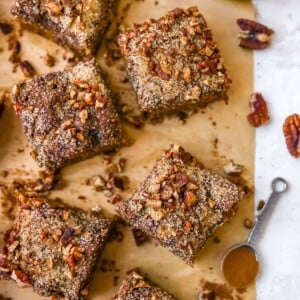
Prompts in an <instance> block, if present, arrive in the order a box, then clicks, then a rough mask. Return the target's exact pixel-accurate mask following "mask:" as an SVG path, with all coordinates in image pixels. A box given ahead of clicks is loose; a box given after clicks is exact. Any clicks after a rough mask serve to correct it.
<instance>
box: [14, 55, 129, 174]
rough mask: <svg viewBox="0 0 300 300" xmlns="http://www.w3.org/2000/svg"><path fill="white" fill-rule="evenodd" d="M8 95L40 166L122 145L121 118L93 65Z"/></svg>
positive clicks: (37, 80)
mask: <svg viewBox="0 0 300 300" xmlns="http://www.w3.org/2000/svg"><path fill="white" fill-rule="evenodd" d="M12 94H13V97H12V98H13V99H12V101H13V105H14V108H15V111H16V113H17V115H18V117H19V118H20V120H21V122H22V125H23V129H24V132H25V135H26V136H27V139H28V141H29V144H30V146H31V147H32V148H33V150H34V154H35V156H36V159H37V161H38V162H39V165H40V166H46V167H48V168H51V169H57V168H60V167H62V166H63V165H65V164H67V163H69V162H72V161H75V160H81V159H84V158H87V157H89V156H92V155H94V154H97V153H99V152H102V151H105V150H110V149H114V148H117V147H120V146H122V144H124V141H123V133H122V129H121V125H120V120H119V117H118V115H117V113H116V111H115V109H114V107H113V104H112V100H111V96H110V92H109V90H108V89H107V88H106V86H105V84H104V81H103V80H102V78H101V74H100V70H99V68H98V66H97V65H96V64H95V62H94V60H91V61H88V62H85V63H80V64H78V65H77V66H75V67H73V68H71V69H69V70H66V71H62V72H56V73H50V74H47V75H45V76H41V77H38V78H35V79H33V80H31V81H26V82H23V83H20V84H17V85H15V86H14V87H13V90H12Z"/></svg>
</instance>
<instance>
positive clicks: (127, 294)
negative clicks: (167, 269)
mask: <svg viewBox="0 0 300 300" xmlns="http://www.w3.org/2000/svg"><path fill="white" fill-rule="evenodd" d="M134 299H143V300H153V299H157V300H158V299H159V300H176V298H175V297H173V296H172V295H170V294H169V293H167V292H166V291H164V290H163V289H161V288H160V287H159V286H157V285H155V284H154V283H152V282H151V281H149V280H148V279H145V278H143V277H142V276H141V275H140V274H139V273H137V272H136V271H132V272H130V273H129V274H128V275H127V277H126V278H125V280H124V281H123V282H122V284H121V287H120V289H119V291H118V293H117V294H116V295H115V296H114V298H113V300H134Z"/></svg>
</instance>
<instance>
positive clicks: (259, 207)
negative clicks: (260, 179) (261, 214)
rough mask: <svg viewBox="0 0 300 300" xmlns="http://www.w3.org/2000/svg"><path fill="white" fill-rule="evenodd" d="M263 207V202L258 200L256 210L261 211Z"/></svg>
mask: <svg viewBox="0 0 300 300" xmlns="http://www.w3.org/2000/svg"><path fill="white" fill-rule="evenodd" d="M264 206H265V201H264V200H259V202H258V204H257V207H256V209H257V210H261V209H263V207H264Z"/></svg>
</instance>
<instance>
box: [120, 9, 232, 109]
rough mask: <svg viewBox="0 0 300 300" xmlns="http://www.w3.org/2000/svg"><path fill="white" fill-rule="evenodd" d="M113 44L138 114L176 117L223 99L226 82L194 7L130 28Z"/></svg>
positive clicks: (220, 61)
mask: <svg viewBox="0 0 300 300" xmlns="http://www.w3.org/2000/svg"><path fill="white" fill-rule="evenodd" d="M118 42H119V45H120V47H121V51H122V54H123V56H124V58H125V60H126V61H127V71H128V75H129V77H130V79H131V81H132V84H133V87H134V89H135V91H136V93H137V98H138V103H139V105H140V108H141V110H143V111H147V112H158V111H160V112H162V111H175V110H178V109H182V108H183V109H185V108H190V107H193V106H196V105H205V104H207V103H208V102H210V101H212V100H215V99H217V98H220V97H224V96H225V95H226V91H227V90H228V88H229V83H230V79H229V77H228V75H227V71H226V69H225V67H224V65H223V59H222V57H221V55H220V51H219V49H218V46H217V44H216V43H215V42H214V40H213V38H212V33H211V30H210V29H209V28H208V27H207V23H206V21H205V19H204V17H203V16H202V15H201V14H200V12H199V11H198V9H197V8H196V7H192V8H189V9H187V10H184V9H180V8H176V9H174V10H173V11H171V12H169V13H168V14H167V15H166V16H164V17H162V18H160V19H159V20H153V19H149V20H147V21H146V22H145V23H143V24H141V25H135V27H134V29H127V30H125V31H123V32H122V33H121V34H120V35H119V38H118Z"/></svg>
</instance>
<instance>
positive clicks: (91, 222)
mask: <svg viewBox="0 0 300 300" xmlns="http://www.w3.org/2000/svg"><path fill="white" fill-rule="evenodd" d="M110 224H111V221H109V220H108V219H105V218H103V217H101V216H99V215H98V216H95V215H91V214H88V213H86V212H84V211H81V210H76V209H72V208H69V207H67V206H64V205H62V204H61V203H60V204H58V203H55V202H50V201H48V200H46V199H41V198H34V197H33V198H25V199H23V200H22V202H20V211H19V214H18V218H17V220H16V222H15V225H14V226H13V227H12V228H11V230H10V231H9V232H8V233H7V234H6V238H5V246H4V248H3V249H2V251H1V254H0V278H5V279H9V278H12V279H13V280H15V281H16V282H17V283H18V285H19V286H20V287H27V286H31V285H32V287H33V289H34V290H35V291H36V292H37V293H38V294H39V295H41V296H44V297H47V296H59V295H60V296H64V297H66V298H67V299H74V300H79V299H83V297H82V296H84V295H83V293H82V291H84V293H85V294H86V292H87V290H86V284H87V283H88V281H89V277H90V275H91V273H92V271H93V268H94V266H95V263H96V259H97V257H98V253H99V251H101V250H102V248H103V246H104V242H105V239H106V237H107V234H108V231H109V228H110ZM85 296H86V295H85Z"/></svg>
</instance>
